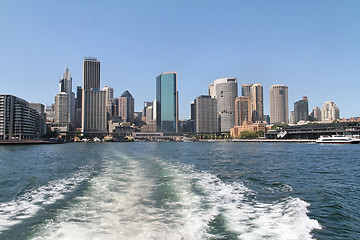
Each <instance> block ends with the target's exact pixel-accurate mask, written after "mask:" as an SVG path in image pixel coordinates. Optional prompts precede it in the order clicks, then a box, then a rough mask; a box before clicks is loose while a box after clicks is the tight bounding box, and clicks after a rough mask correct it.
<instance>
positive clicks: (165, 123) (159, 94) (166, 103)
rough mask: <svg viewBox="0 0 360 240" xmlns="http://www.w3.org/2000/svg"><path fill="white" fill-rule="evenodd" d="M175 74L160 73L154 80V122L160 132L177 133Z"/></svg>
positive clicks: (177, 110)
mask: <svg viewBox="0 0 360 240" xmlns="http://www.w3.org/2000/svg"><path fill="white" fill-rule="evenodd" d="M178 116H179V107H178V91H177V73H176V72H167V73H161V74H160V75H159V76H157V78H156V120H157V127H158V130H159V131H161V132H178V119H179V117H178Z"/></svg>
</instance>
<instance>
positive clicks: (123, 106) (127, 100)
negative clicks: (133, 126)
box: [119, 90, 134, 123]
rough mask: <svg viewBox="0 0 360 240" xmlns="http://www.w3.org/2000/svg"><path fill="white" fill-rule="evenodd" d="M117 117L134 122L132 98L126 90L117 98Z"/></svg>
mask: <svg viewBox="0 0 360 240" xmlns="http://www.w3.org/2000/svg"><path fill="white" fill-rule="evenodd" d="M119 117H121V119H122V120H123V121H124V122H130V123H132V122H134V98H133V97H132V95H131V94H130V92H129V91H128V90H126V91H125V92H124V93H123V94H122V95H121V97H120V98H119Z"/></svg>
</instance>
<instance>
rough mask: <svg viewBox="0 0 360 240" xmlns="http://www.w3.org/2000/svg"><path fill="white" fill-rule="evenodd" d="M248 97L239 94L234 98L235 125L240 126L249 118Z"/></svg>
mask: <svg viewBox="0 0 360 240" xmlns="http://www.w3.org/2000/svg"><path fill="white" fill-rule="evenodd" d="M250 116H251V114H250V98H249V97H245V96H241V97H237V98H236V99H235V126H241V125H242V124H243V122H244V121H249V119H250Z"/></svg>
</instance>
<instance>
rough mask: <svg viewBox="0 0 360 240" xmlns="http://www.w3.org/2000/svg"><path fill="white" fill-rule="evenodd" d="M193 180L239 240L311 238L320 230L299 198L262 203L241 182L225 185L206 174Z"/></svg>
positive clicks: (195, 175) (196, 175)
mask: <svg viewBox="0 0 360 240" xmlns="http://www.w3.org/2000/svg"><path fill="white" fill-rule="evenodd" d="M194 178H197V179H199V185H200V186H201V187H202V188H203V189H204V191H205V192H206V197H205V201H208V202H209V203H210V205H212V206H213V208H215V209H217V210H215V211H217V212H219V213H221V214H222V215H223V216H224V218H225V220H226V225H227V227H228V230H230V231H231V232H233V233H235V234H236V235H237V236H238V238H239V239H264V238H265V239H290V240H291V239H312V236H311V231H312V230H314V229H321V226H320V224H319V223H318V222H317V221H316V220H313V219H310V218H309V217H308V216H307V213H308V210H307V207H308V206H309V204H308V203H306V202H304V201H302V200H300V199H298V198H291V197H289V198H287V199H284V200H283V201H281V202H275V203H261V202H258V201H256V200H255V198H254V196H255V193H254V192H252V191H251V190H250V189H248V188H246V187H245V186H244V185H243V184H241V183H233V184H225V183H223V182H222V181H221V180H220V179H218V178H217V177H215V176H214V175H212V174H208V173H200V174H199V173H194ZM289 187H290V186H289ZM290 188H291V187H290Z"/></svg>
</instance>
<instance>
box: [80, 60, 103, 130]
mask: <svg viewBox="0 0 360 240" xmlns="http://www.w3.org/2000/svg"><path fill="white" fill-rule="evenodd" d="M99 88H100V61H98V60H97V59H96V58H92V57H87V58H84V62H83V94H82V131H83V132H90V131H91V132H104V131H106V130H107V119H106V92H105V91H100V90H99Z"/></svg>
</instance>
